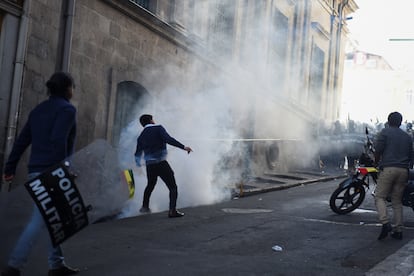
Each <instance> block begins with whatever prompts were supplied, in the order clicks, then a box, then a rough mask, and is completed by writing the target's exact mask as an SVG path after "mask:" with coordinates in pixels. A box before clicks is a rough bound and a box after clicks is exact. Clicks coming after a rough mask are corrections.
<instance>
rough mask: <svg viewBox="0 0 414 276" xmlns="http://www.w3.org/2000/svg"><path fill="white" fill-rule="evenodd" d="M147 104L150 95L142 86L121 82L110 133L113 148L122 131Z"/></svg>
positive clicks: (116, 144) (130, 82)
mask: <svg viewBox="0 0 414 276" xmlns="http://www.w3.org/2000/svg"><path fill="white" fill-rule="evenodd" d="M149 102H150V95H149V93H148V91H147V90H146V89H145V88H144V87H143V86H142V85H140V84H138V83H136V82H133V81H123V82H120V83H119V84H118V87H117V97H116V105H115V118H114V127H113V131H112V134H113V136H112V144H113V145H114V146H118V143H119V138H120V135H121V132H122V130H123V129H124V128H125V127H126V126H127V125H128V124H129V123H131V122H132V121H134V120H136V119H137V116H139V114H140V112H142V109H143V108H144V107H145V106H147V105H148V103H149Z"/></svg>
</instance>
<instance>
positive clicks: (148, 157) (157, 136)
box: [135, 124, 184, 165]
mask: <svg viewBox="0 0 414 276" xmlns="http://www.w3.org/2000/svg"><path fill="white" fill-rule="evenodd" d="M167 144H170V145H172V146H175V147H177V148H180V149H184V145H183V144H181V143H180V142H178V141H177V140H175V139H174V138H173V137H171V136H170V135H169V134H168V133H167V131H166V130H165V128H164V127H163V126H161V125H153V124H150V125H146V126H145V128H144V130H143V131H142V132H141V134H140V135H139V137H138V139H137V148H136V150H135V156H136V157H138V158H140V157H141V156H142V153H144V159H145V163H146V164H147V165H148V164H155V163H159V162H161V161H163V160H166V158H167Z"/></svg>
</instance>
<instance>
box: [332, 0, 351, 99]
mask: <svg viewBox="0 0 414 276" xmlns="http://www.w3.org/2000/svg"><path fill="white" fill-rule="evenodd" d="M348 2H349V0H344V1H343V2H341V3H340V4H339V7H338V28H337V30H336V45H335V46H336V50H335V63H334V66H335V67H334V87H333V89H334V91H338V74H339V60H340V59H339V55H340V52H341V38H342V29H343V21H344V12H345V7H346V6H347V5H348ZM335 96H337V95H336V93H335ZM335 96H334V97H335Z"/></svg>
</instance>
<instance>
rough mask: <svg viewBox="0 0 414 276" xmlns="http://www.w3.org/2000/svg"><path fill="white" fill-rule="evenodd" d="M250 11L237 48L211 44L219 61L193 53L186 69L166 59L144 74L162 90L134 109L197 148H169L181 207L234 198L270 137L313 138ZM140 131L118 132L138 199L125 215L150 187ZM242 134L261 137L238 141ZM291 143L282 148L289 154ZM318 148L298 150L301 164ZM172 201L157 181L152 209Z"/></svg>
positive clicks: (129, 212) (135, 210) (133, 212)
mask: <svg viewBox="0 0 414 276" xmlns="http://www.w3.org/2000/svg"><path fill="white" fill-rule="evenodd" d="M231 2H232V1H230V2H229V3H231ZM209 16H211V14H209ZM222 16H223V15H222ZM246 16H248V17H251V19H253V20H254V24H251V25H250V27H251V29H249V30H246V40H245V43H244V45H242V46H240V49H239V51H240V53H238V54H236V53H233V55H232V56H229V55H227V54H228V53H227V52H226V53H222V52H220V51H218V48H213V49H212V48H209V51H210V52H209V53H208V54H209V55H210V56H216V57H218V59H215V61H214V64H210V65H209V66H207V65H206V64H205V63H204V65H203V62H199V61H197V58H194V62H188V63H190V65H189V66H188V67H187V68H186V70H184V72H183V68H182V67H179V66H178V65H172V64H166V65H165V66H164V67H163V68H162V69H160V70H159V71H154V72H151V73H150V74H149V75H148V76H147V78H148V81H147V83H152V82H153V83H155V84H154V86H155V87H157V88H159V90H157V91H150V93H152V94H153V95H154V94H155V93H156V95H154V97H153V98H154V101H153V102H152V103H151V104H148V105H146V106H144V107H139V108H137V110H136V116H135V117H136V118H138V117H139V116H140V115H141V114H144V113H149V114H152V115H153V116H154V120H155V122H156V123H158V124H161V125H163V126H164V127H165V128H166V130H167V132H168V133H169V134H170V135H171V136H172V137H174V138H176V139H177V140H178V141H180V142H182V143H183V144H185V145H186V146H190V147H191V148H192V149H193V150H194V152H192V153H191V154H189V155H188V154H187V153H186V152H185V151H183V150H180V149H177V148H174V147H171V146H168V151H169V156H168V161H169V163H170V165H171V167H172V168H173V170H174V171H175V177H176V181H177V185H178V201H177V207H178V208H182V207H187V206H196V205H203V204H212V203H215V202H219V201H222V200H225V199H229V198H230V197H231V189H233V188H235V184H236V183H238V182H240V181H241V180H242V178H243V177H245V174H246V170H248V169H253V170H252V171H248V172H249V173H251V174H254V173H255V171H259V172H260V171H265V170H266V169H267V168H266V166H265V165H263V164H262V163H261V162H262V161H263V159H264V157H263V156H262V154H263V152H262V151H261V150H260V148H261V147H263V146H264V145H265V143H269V142H265V141H266V140H268V139H281V140H284V139H285V140H292V141H293V140H295V141H300V140H307V141H308V142H309V137H310V135H309V133H310V132H312V131H313V129H312V127H311V126H309V125H304V124H303V121H304V120H303V119H298V115H297V114H293V113H295V112H293V113H292V107H290V106H289V104H287V102H288V101H287V100H286V99H287V98H289V95H287V96H288V97H286V95H283V93H282V91H283V88H282V87H280V84H279V83H275V82H274V79H275V76H277V75H278V70H282V69H283V70H284V68H281V65H280V64H279V63H278V60H276V59H274V60H273V62H270V61H269V60H268V59H266V58H264V56H265V54H264V52H265V51H266V47H265V43H262V44H258V43H257V40H258V39H259V38H262V37H265V36H266V35H268V32H270V31H269V30H266V28H262V27H261V26H263V25H261V24H260V22H257V21H258V19H259V18H260V17H258V16H257V15H256V14H246ZM212 21H214V20H212V19H211V18H210V19H209V20H206V19H205V18H203V19H200V22H204V23H206V22H210V23H211V22H212ZM206 24H207V23H206ZM266 24H268V23H266ZM247 26H248V24H246V27H247ZM254 26H255V27H254ZM273 31H274V30H272V32H273ZM216 37H218V38H221V39H223V38H224V37H226V35H221V34H217V35H216ZM276 37H277V36H274V39H275V38H276ZM280 43H284V42H280ZM217 45H218V44H217ZM249 53H250V54H249ZM205 54H206V51H205V49H200V56H203V55H205ZM224 57H227V58H224ZM176 66H177V67H176ZM180 66H182V65H180ZM203 66H206V67H205V68H204V67H203ZM290 69H291V70H294V68H290ZM160 76H162V81H161V80H160ZM163 85H164V87H163ZM141 130H142V127H141V126H140V125H139V123H138V121H137V120H135V121H133V122H131V123H130V124H129V125H128V126H127V127H126V128H125V129H123V131H122V134H121V137H120V143H119V148H120V152H121V154H120V157H121V160H122V163H123V164H122V166H124V167H126V168H133V170H134V173H135V183H136V193H135V197H134V198H133V199H132V200H130V202H128V204H127V206H126V207H125V208H124V212H123V216H131V215H137V214H138V210H139V208H140V207H141V204H142V195H143V191H144V188H145V185H146V177H145V172H144V173H143V174H138V170H137V168H136V166H135V163H134V158H133V154H134V152H135V146H136V138H137V137H138V135H139V133H140V132H141ZM242 138H250V139H258V141H246V140H244V141H243V140H241V141H240V140H239V139H242ZM260 139H261V140H260ZM236 140H237V141H239V142H235V141H236ZM270 143H271V142H270ZM250 146H252V148H253V149H254V150H253V151H254V153H253V155H249V154H247V148H248V147H250ZM256 148H258V150H257V149H256ZM287 148H288V147H286V149H285V150H284V151H282V152H283V154H285V155H286V156H289V155H291V154H290V152H288V150H287ZM293 148H294V147H293ZM296 151H298V149H297V148H296ZM316 151H317V149H316V147H313V146H309V148H306V149H304V150H303V151H302V153H301V154H302V156H301V158H302V159H303V163H307V162H310V161H308V159H311V158H313V156H314V155H315V152H316ZM295 154H296V153H295ZM292 157H293V155H291V159H292ZM168 201H169V198H168V189H167V187H166V186H165V184H164V183H163V182H162V180H161V179H159V180H158V183H157V186H156V187H155V189H154V191H153V194H152V196H151V200H150V208H151V209H152V211H153V212H158V211H163V210H167V209H168Z"/></svg>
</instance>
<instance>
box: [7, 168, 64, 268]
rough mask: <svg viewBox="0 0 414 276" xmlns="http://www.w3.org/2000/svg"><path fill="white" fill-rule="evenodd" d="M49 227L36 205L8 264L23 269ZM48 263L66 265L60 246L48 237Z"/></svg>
mask: <svg viewBox="0 0 414 276" xmlns="http://www.w3.org/2000/svg"><path fill="white" fill-rule="evenodd" d="M39 174H40V173H30V174H29V176H28V178H29V179H32V178H34V177H36V176H38V175H39ZM45 234H48V233H47V228H46V225H45V223H44V220H43V217H42V215H41V214H40V212H39V209H38V208H37V206H36V205H34V208H33V213H32V216H31V218H30V220H29V222H28V223H27V224H26V227H25V229H24V231H23V233H22V234H21V235H20V237H19V239H18V241H17V243H16V245H15V246H14V249H13V251H12V253H11V256H10V259H9V262H8V265H9V266H12V267H14V268H17V269H21V268H22V267H23V266H24V265H25V264H26V262H27V258H28V256H29V253H30V250H31V249H32V247H33V244H34V242H35V240H36V239H37V237H38V236H39V235H45ZM48 264H49V268H50V269H56V268H59V267H62V266H63V265H64V258H63V253H62V249H61V248H60V246H56V247H53V245H52V241H51V240H50V239H48Z"/></svg>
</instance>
